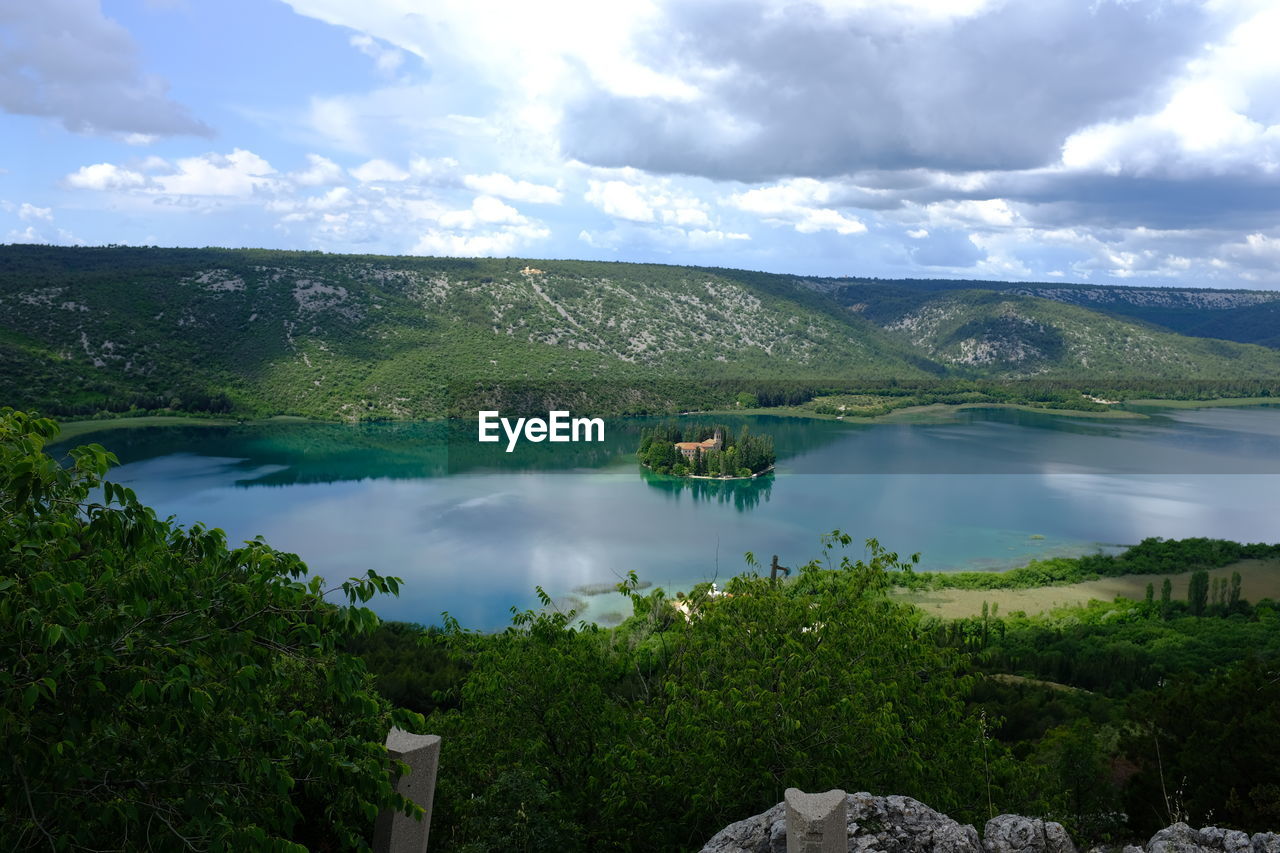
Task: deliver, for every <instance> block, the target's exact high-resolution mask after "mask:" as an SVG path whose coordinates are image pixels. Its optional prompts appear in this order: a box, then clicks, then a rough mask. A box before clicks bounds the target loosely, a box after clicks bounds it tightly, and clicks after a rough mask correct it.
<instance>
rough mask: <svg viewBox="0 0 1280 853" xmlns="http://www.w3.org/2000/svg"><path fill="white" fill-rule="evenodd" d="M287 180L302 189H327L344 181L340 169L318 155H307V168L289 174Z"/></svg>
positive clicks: (343, 174)
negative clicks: (302, 187)
mask: <svg viewBox="0 0 1280 853" xmlns="http://www.w3.org/2000/svg"><path fill="white" fill-rule="evenodd" d="M289 179H290V180H291V181H293V182H294V183H295V184H299V185H301V186H304V187H327V186H333V185H335V184H340V183H342V182H343V181H344V180H345V179H346V173H345V172H343V171H342V167H341V166H339V165H338V164H337V163H335V162H333V161H332V160H330V159H329V158H328V157H321V156H320V155H319V154H308V155H307V168H306V169H303V170H302V171H299V172H291V173H290V174H289Z"/></svg>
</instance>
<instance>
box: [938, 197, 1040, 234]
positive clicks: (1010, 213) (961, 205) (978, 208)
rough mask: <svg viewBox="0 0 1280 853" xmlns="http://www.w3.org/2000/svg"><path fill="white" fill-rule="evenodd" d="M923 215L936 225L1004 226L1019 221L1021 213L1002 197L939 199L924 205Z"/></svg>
mask: <svg viewBox="0 0 1280 853" xmlns="http://www.w3.org/2000/svg"><path fill="white" fill-rule="evenodd" d="M924 215H925V217H926V218H927V220H928V222H929V223H930V224H931V225H933V226H935V227H937V226H952V227H965V226H975V225H977V226H983V227H987V228H1006V227H1009V226H1012V225H1015V224H1017V223H1019V222H1020V221H1021V215H1020V214H1019V213H1018V211H1017V210H1015V209H1014V208H1013V207H1012V206H1011V205H1010V204H1009V202H1008V201H1006V200H1005V199H1002V198H988V199H964V200H963V201H939V202H934V203H932V204H929V205H926V206H925V208H924Z"/></svg>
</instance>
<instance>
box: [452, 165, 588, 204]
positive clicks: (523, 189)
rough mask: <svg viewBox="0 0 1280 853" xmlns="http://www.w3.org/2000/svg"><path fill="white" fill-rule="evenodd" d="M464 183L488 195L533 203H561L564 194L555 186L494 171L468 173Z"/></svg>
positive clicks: (463, 180) (469, 187)
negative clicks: (517, 178) (475, 173)
mask: <svg viewBox="0 0 1280 853" xmlns="http://www.w3.org/2000/svg"><path fill="white" fill-rule="evenodd" d="M462 183H463V185H465V186H466V187H467V188H468V189H472V190H475V191H476V192H479V193H484V194H486V195H495V196H500V197H501V198H506V199H511V200H512V201H527V202H530V203H533V204H559V203H560V202H561V201H562V200H563V199H564V194H563V193H561V192H560V190H558V189H556V188H555V187H548V186H544V185H542V184H534V183H530V182H529V181H518V180H515V179H514V178H512V177H511V176H509V175H504V174H501V173H499V172H494V173H492V174H489V175H467V176H466V177H464V178H463V179H462Z"/></svg>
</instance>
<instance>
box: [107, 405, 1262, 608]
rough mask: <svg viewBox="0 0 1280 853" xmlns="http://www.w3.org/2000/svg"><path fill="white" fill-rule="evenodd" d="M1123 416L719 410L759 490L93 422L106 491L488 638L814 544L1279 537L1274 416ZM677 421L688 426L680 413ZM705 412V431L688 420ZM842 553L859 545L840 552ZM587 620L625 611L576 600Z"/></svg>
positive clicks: (926, 549) (561, 466)
mask: <svg viewBox="0 0 1280 853" xmlns="http://www.w3.org/2000/svg"><path fill="white" fill-rule="evenodd" d="M1148 411H1149V414H1151V417H1149V418H1146V419H1142V420H1101V419H1080V418H1068V417H1060V416H1053V415H1041V414H1038V413H1029V412H1021V411H1014V410H1001V409H981V410H979V409H972V410H965V411H962V412H960V413H958V417H957V419H956V420H955V421H954V422H949V423H931V424H875V425H871V424H856V423H843V422H835V421H815V420H801V419H794V418H770V417H753V418H733V419H724V420H729V421H731V422H732V423H734V424H736V425H747V426H749V427H750V428H751V429H752V430H753V431H754V432H763V433H768V434H770V435H772V436H773V437H774V440H775V443H776V445H777V449H778V467H777V473H776V474H775V475H774V476H772V477H768V478H765V479H763V480H759V481H752V482H737V483H706V482H693V481H678V480H671V479H667V478H659V477H654V476H651V475H647V474H646V473H644V472H642V471H641V470H640V469H639V468H638V466H637V465H636V464H635V462H634V455H633V454H634V450H635V447H636V444H637V440H638V433H639V430H640V428H641V427H642V426H643V425H644V424H645V423H647V422H646V421H643V420H639V419H629V420H623V421H612V422H610V423H609V425H608V428H607V430H606V438H607V441H606V443H605V444H604V445H566V444H557V445H547V444H542V445H531V444H522V445H520V446H519V447H518V448H517V449H516V451H515V452H514V453H511V454H506V453H503V452H502V449H501V448H500V447H497V448H495V447H494V446H493V445H478V444H477V443H476V442H475V440H474V429H475V426H474V424H452V425H450V424H443V423H418V424H381V425H364V426H345V425H335V424H299V423H281V424H272V423H267V424H253V425H246V426H238V427H225V428H224V427H171V426H170V427H148V428H138V429H130V430H117V431H112V432H104V433H102V434H100V435H90V436H87V437H85V438H84V439H82V441H95V440H96V441H99V442H100V443H102V444H104V445H106V446H107V447H108V448H109V449H112V450H114V451H115V452H116V453H117V455H118V456H119V457H120V459H121V462H122V463H124V464H123V465H122V466H121V467H120V468H118V469H116V470H115V471H114V473H113V475H112V478H111V479H113V480H114V481H116V482H119V483H123V484H126V485H128V486H129V487H131V488H133V489H134V490H135V491H136V492H137V493H138V495H139V497H140V498H141V499H142V500H143V501H144V502H146V503H148V504H150V505H152V506H154V507H155V508H156V509H157V511H158V512H159V513H160V514H161V515H168V514H172V515H175V516H177V518H178V519H179V520H180V521H181V522H183V523H191V522H195V521H203V522H205V523H206V524H208V525H210V526H216V527H221V528H223V529H224V530H226V531H227V534H228V536H229V537H230V539H231V540H232V541H233V542H238V541H241V540H245V539H249V538H252V537H253V536H257V535H262V536H263V537H265V538H266V539H267V541H268V542H270V543H271V544H272V545H273V546H275V547H276V548H279V549H282V550H286V551H294V552H296V553H298V554H299V555H301V556H302V557H303V559H304V560H306V562H307V563H308V565H309V566H310V567H311V569H312V571H314V572H316V573H319V574H321V575H324V576H325V577H327V578H329V579H330V580H334V579H336V578H340V577H346V576H348V575H351V574H362V573H363V572H364V571H365V570H366V569H368V568H375V569H377V570H378V571H379V572H382V573H384V574H393V575H397V576H399V577H402V578H403V579H404V580H405V585H404V587H403V589H402V591H401V594H400V596H399V598H382V599H375V601H374V602H373V603H372V605H371V606H373V607H374V609H376V610H377V611H378V612H379V613H380V614H381V615H382V616H383V617H384V618H389V619H405V620H411V621H417V622H422V623H433V622H439V620H440V614H441V613H442V612H443V611H448V612H449V613H450V614H452V615H453V616H455V617H457V618H458V619H459V620H460V621H461V622H462V623H463V624H464V625H466V626H469V627H474V628H482V629H494V628H499V627H502V626H503V625H505V624H507V623H508V620H509V617H510V613H509V609H510V608H511V607H512V606H516V607H522V608H523V607H530V606H534V604H535V599H534V596H533V588H534V586H535V585H541V586H542V587H543V588H545V589H546V590H547V591H548V592H549V593H550V594H552V595H553V596H561V595H567V594H569V593H571V591H572V590H573V589H574V588H575V587H578V586H580V585H583V584H592V583H605V582H608V583H613V582H616V581H617V580H618V579H619V578H620V577H622V576H623V575H624V574H625V573H626V572H627V571H629V570H635V571H636V572H637V573H638V574H639V576H640V577H641V578H642V579H645V580H649V581H652V582H653V583H654V584H656V585H659V586H663V587H665V588H666V589H667V590H668V591H672V590H675V589H687V588H688V587H689V586H691V585H692V584H693V583H696V582H698V581H701V580H710V579H713V578H716V577H719V578H721V579H723V578H725V577H728V576H730V575H733V574H736V573H738V572H741V571H743V570H744V569H745V565H744V562H743V554H744V552H746V551H753V552H754V553H755V554H756V555H757V557H759V558H760V559H761V561H762V562H764V563H766V564H767V562H768V559H769V557H770V556H771V555H773V554H778V555H780V557H781V561H782V563H783V564H785V565H793V566H794V565H797V564H800V563H803V562H805V561H807V560H808V559H810V558H813V557H815V556H817V555H818V554H819V552H820V550H821V548H820V541H819V537H820V535H821V534H822V533H824V532H828V531H830V530H832V529H835V528H839V529H841V530H844V531H846V532H848V533H850V534H852V535H853V536H854V537H855V539H856V540H859V541H860V540H862V539H865V538H868V537H876V538H878V539H879V540H880V541H881V543H882V544H884V545H885V546H886V547H888V548H890V549H893V550H897V551H899V552H901V553H902V554H904V555H905V554H908V553H910V552H915V551H918V552H920V554H921V566H922V568H925V569H931V570H961V569H997V568H1006V567H1010V566H1013V565H1017V564H1021V563H1024V562H1025V561H1026V560H1028V559H1030V558H1034V557H1042V556H1049V555H1055V554H1080V553H1087V552H1090V551H1094V550H1097V549H1098V548H1099V547H1106V546H1114V545H1117V544H1124V543H1132V542H1136V541H1138V540H1139V539H1142V538H1143V537H1146V536H1164V537H1170V538H1172V537H1184V536H1215V537H1223V538H1229V539H1238V540H1244V541H1262V540H1265V541H1276V540H1280V530H1278V529H1277V527H1278V525H1277V518H1280V408H1276V407H1249V408H1240V409H1229V408H1222V409H1188V410H1148ZM691 420H693V419H691ZM704 420H705V419H704ZM855 553H858V554H860V553H861V549H860V548H859V549H855ZM585 601H586V604H587V610H586V613H587V615H588V616H590V617H591V618H599V619H602V620H604V621H611V620H612V619H615V618H617V616H616V614H621V613H623V612H624V611H626V610H627V608H626V607H625V606H624V602H623V601H622V600H621V598H620V597H619V596H617V595H614V594H609V595H600V596H591V597H588V598H586V599H585Z"/></svg>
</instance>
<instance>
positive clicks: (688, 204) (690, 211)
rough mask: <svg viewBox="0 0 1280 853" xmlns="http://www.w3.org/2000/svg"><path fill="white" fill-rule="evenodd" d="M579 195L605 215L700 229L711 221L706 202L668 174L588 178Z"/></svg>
mask: <svg viewBox="0 0 1280 853" xmlns="http://www.w3.org/2000/svg"><path fill="white" fill-rule="evenodd" d="M621 171H622V172H623V173H624V174H626V175H627V176H628V177H630V178H633V179H635V178H639V176H638V175H637V174H636V173H635V172H633V171H629V170H621ZM583 198H584V199H585V200H586V201H587V202H588V203H589V204H591V205H593V206H594V207H596V208H598V209H600V210H601V211H603V212H604V213H606V214H607V215H609V216H612V217H614V218H615V219H625V220H627V221H629V222H640V223H654V224H661V225H672V226H677V227H679V228H704V229H705V228H709V227H710V226H711V225H712V222H711V217H710V215H709V213H708V206H707V204H706V203H705V202H703V201H702V200H700V199H698V198H696V197H695V196H693V195H691V194H690V193H688V192H684V191H682V190H681V189H679V188H678V187H676V186H675V185H674V183H673V182H672V181H671V180H670V179H668V178H660V179H654V180H651V181H648V182H645V183H632V182H631V181H626V180H624V181H619V180H596V179H594V178H592V179H590V180H588V181H587V191H586V193H585V194H584V195H583Z"/></svg>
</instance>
